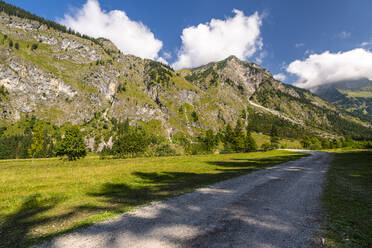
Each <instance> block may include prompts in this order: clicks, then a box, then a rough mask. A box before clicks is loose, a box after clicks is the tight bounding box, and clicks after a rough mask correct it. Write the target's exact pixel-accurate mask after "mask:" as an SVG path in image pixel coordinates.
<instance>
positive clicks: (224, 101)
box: [0, 12, 372, 142]
mask: <svg viewBox="0 0 372 248" xmlns="http://www.w3.org/2000/svg"><path fill="white" fill-rule="evenodd" d="M0 32H1V33H0V123H1V124H2V125H10V124H11V123H14V122H16V121H17V120H20V119H21V118H22V117H23V116H26V115H33V116H35V117H36V118H39V119H46V120H48V121H50V122H52V123H55V124H57V125H62V124H63V123H66V122H71V123H74V124H80V125H83V126H86V127H87V128H88V127H89V128H91V130H92V131H91V136H90V137H91V138H92V139H94V138H96V136H97V135H98V134H97V132H98V131H96V130H103V132H104V130H105V129H106V128H107V125H110V122H111V121H112V120H119V121H120V120H121V121H124V120H126V119H129V120H130V121H131V123H132V124H135V123H137V124H141V125H143V126H145V127H147V128H150V129H153V130H155V131H156V132H157V134H160V135H163V136H165V137H172V136H173V135H175V134H177V133H182V134H186V135H191V136H194V135H197V134H199V133H200V132H201V131H202V130H206V129H213V130H215V131H216V130H218V129H219V128H221V127H223V126H224V125H226V124H227V123H232V122H235V121H236V120H237V119H238V118H243V119H244V120H245V121H246V123H249V121H250V116H249V113H251V114H252V113H255V114H258V116H260V115H270V116H274V117H275V118H277V119H281V120H284V123H290V124H291V125H293V126H294V127H297V128H300V129H303V130H306V132H308V133H313V134H316V135H319V136H323V137H334V136H342V135H345V134H346V133H349V132H350V133H352V134H353V135H354V136H355V137H357V138H360V137H362V136H363V135H364V134H362V133H361V132H364V133H372V131H371V130H370V129H369V128H368V127H367V126H368V124H365V123H363V122H361V121H360V120H359V119H357V118H355V117H351V116H349V115H348V114H347V113H346V112H343V111H341V110H339V109H337V108H336V107H335V106H334V105H332V104H330V103H328V102H326V101H324V100H323V99H321V98H319V97H317V96H316V95H314V94H312V93H310V92H309V91H306V90H302V89H299V88H296V87H293V86H290V85H286V84H283V83H281V82H279V81H277V80H275V79H274V78H273V77H272V75H271V74H270V72H269V71H267V70H266V69H263V68H261V67H260V66H258V65H256V64H254V63H248V62H245V61H240V60H239V59H237V58H236V57H234V56H231V57H229V58H227V59H225V60H223V61H220V62H216V63H210V64H208V65H205V66H202V67H199V68H195V69H183V70H180V71H177V72H175V71H173V69H172V68H170V67H168V66H166V65H163V64H161V63H158V62H154V61H151V60H146V59H141V58H138V57H135V56H132V55H125V54H123V53H121V52H120V51H119V50H118V49H117V48H116V46H115V45H114V44H113V43H111V42H110V41H108V40H106V39H97V40H94V39H90V38H87V37H82V36H81V35H74V34H73V33H71V32H63V30H62V31H61V30H58V29H54V28H52V27H50V25H49V26H48V25H45V23H43V22H39V21H38V20H30V19H23V18H20V17H16V16H12V15H8V14H6V13H4V12H1V13H0ZM252 111H253V112H252ZM359 131H361V132H359ZM100 135H102V133H101V134H100ZM371 137H372V135H371ZM106 140H108V139H107V138H106ZM92 142H93V141H92Z"/></svg>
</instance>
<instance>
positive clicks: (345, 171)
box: [322, 151, 372, 248]
mask: <svg viewBox="0 0 372 248" xmlns="http://www.w3.org/2000/svg"><path fill="white" fill-rule="evenodd" d="M341 152H342V151H341ZM371 179H372V152H371V151H349V152H347V151H346V152H345V151H343V153H336V154H335V158H334V160H333V161H332V164H331V166H330V168H329V171H328V174H327V181H326V187H325V190H324V193H323V196H322V201H323V207H324V210H325V220H326V226H325V229H326V233H325V241H326V246H327V247H332V248H336V247H337V248H338V247H358V248H359V247H366V248H367V247H372V180H371Z"/></svg>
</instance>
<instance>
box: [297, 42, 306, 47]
mask: <svg viewBox="0 0 372 248" xmlns="http://www.w3.org/2000/svg"><path fill="white" fill-rule="evenodd" d="M304 45H305V44H304V43H296V44H295V47H296V48H299V47H303V46H304Z"/></svg>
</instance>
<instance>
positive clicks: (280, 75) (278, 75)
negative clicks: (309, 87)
mask: <svg viewBox="0 0 372 248" xmlns="http://www.w3.org/2000/svg"><path fill="white" fill-rule="evenodd" d="M273 77H274V78H275V79H276V80H279V81H284V80H286V79H287V76H286V75H284V74H283V73H278V74H275V75H274V76H273Z"/></svg>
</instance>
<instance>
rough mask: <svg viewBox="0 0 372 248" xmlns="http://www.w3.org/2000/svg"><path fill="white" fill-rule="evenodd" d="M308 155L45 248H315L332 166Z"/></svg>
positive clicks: (325, 155) (325, 156) (320, 156)
mask: <svg viewBox="0 0 372 248" xmlns="http://www.w3.org/2000/svg"><path fill="white" fill-rule="evenodd" d="M311 153H312V155H311V156H309V157H306V158H303V159H300V160H297V161H293V162H288V163H284V164H281V165H278V166H275V167H272V168H270V169H267V170H261V171H257V172H254V173H251V174H248V175H245V176H241V177H238V178H235V179H231V180H227V181H224V182H220V183H217V184H215V185H212V186H210V187H207V188H202V189H199V190H196V191H195V192H193V193H189V194H185V195H182V196H180V197H176V198H173V199H171V200H168V201H164V202H157V203H153V204H151V205H149V206H145V207H142V208H139V209H137V210H136V211H134V212H132V213H131V214H129V215H128V214H127V215H124V216H122V217H120V218H117V219H115V220H112V221H109V222H104V223H101V224H97V225H94V226H91V227H89V228H86V229H83V230H80V231H78V232H75V233H72V234H69V235H66V236H62V237H60V238H57V239H55V240H53V241H52V242H48V243H44V244H43V245H42V247H66V248H74V247H84V248H86V247H151V248H155V247H296V248H298V247H311V242H312V241H311V240H312V237H313V235H314V232H315V231H316V230H318V228H319V195H320V193H321V189H322V183H323V181H324V176H325V172H326V170H327V168H328V164H329V163H330V161H331V159H332V157H331V155H330V154H328V153H323V152H311Z"/></svg>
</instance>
